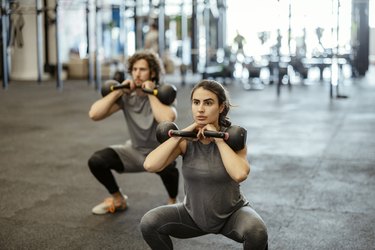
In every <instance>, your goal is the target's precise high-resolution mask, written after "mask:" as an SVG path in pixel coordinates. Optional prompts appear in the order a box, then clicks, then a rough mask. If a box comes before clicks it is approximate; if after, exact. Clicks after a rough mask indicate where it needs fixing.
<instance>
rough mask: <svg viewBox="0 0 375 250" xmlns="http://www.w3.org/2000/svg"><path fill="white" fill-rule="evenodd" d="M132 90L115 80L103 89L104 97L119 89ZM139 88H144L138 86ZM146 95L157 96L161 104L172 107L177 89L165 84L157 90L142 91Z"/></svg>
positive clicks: (109, 81)
mask: <svg viewBox="0 0 375 250" xmlns="http://www.w3.org/2000/svg"><path fill="white" fill-rule="evenodd" d="M124 88H130V86H129V84H120V83H119V82H117V81H115V80H108V81H107V82H105V84H104V85H103V87H102V91H101V93H102V96H103V97H104V96H106V95H108V94H109V93H110V92H112V91H114V90H117V89H124ZM137 88H142V87H141V86H137ZM142 91H143V92H144V93H147V94H151V95H154V96H156V97H157V98H158V99H159V100H160V102H161V103H163V104H165V105H170V104H172V103H173V102H174V100H175V99H176V95H177V88H176V87H175V86H174V85H169V84H163V85H161V86H158V87H157V88H155V89H142Z"/></svg>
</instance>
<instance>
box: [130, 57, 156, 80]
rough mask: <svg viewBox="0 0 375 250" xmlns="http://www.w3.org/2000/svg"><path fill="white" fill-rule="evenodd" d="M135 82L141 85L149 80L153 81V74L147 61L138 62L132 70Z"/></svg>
mask: <svg viewBox="0 0 375 250" xmlns="http://www.w3.org/2000/svg"><path fill="white" fill-rule="evenodd" d="M132 77H133V81H134V82H135V84H136V85H141V84H142V83H143V82H145V81H147V80H151V78H152V77H153V73H151V71H150V68H149V66H148V63H147V61H146V60H145V59H140V60H138V61H136V62H135V63H134V65H133V69H132Z"/></svg>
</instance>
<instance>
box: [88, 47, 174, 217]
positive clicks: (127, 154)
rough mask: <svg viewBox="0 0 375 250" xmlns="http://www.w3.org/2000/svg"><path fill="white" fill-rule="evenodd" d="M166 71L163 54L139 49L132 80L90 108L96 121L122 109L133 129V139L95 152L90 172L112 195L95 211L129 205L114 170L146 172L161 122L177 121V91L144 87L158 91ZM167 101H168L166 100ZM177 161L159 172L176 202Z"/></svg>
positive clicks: (130, 66) (131, 63) (131, 61)
mask: <svg viewBox="0 0 375 250" xmlns="http://www.w3.org/2000/svg"><path fill="white" fill-rule="evenodd" d="M162 72H163V68H162V63H161V61H160V59H159V57H158V56H157V55H156V54H154V53H153V52H149V51H139V52H137V53H135V54H134V55H132V56H131V57H129V59H128V73H129V74H131V77H132V79H127V80H125V81H124V82H123V83H122V84H123V85H124V86H126V88H118V89H113V91H109V90H108V91H105V94H103V98H101V99H99V100H98V101H96V102H95V103H94V104H93V105H92V106H91V109H90V111H89V116H90V118H91V119H92V120H94V121H99V120H103V119H105V118H107V117H109V116H110V115H112V114H113V113H115V112H117V111H120V110H121V111H122V112H123V113H124V116H125V121H126V123H127V127H128V130H129V135H130V139H129V140H127V141H126V142H125V143H123V144H117V145H111V146H109V147H107V148H104V149H102V150H99V151H97V152H95V153H94V154H93V155H92V156H91V157H90V159H89V161H88V165H89V167H90V171H91V172H92V174H93V175H94V176H95V177H96V179H97V180H98V181H99V182H100V183H101V184H102V185H103V186H104V187H105V188H106V189H107V191H108V192H109V193H110V194H111V197H109V198H108V199H106V200H105V201H104V202H102V203H100V204H98V205H97V206H95V207H94V208H93V209H92V212H93V213H94V214H105V213H108V212H115V211H118V210H124V209H126V208H127V196H126V195H125V194H123V193H122V191H121V190H120V188H119V186H118V184H117V182H116V180H115V178H114V175H113V173H112V171H116V172H118V173H124V172H125V173H129V172H143V171H145V169H144V168H143V162H144V160H145V158H146V155H147V154H148V153H149V152H150V151H151V150H153V149H154V148H156V147H157V146H158V145H159V143H158V141H157V140H156V136H155V130H156V126H157V125H158V123H159V122H162V121H174V120H175V118H176V115H177V113H176V109H175V107H174V105H173V104H172V102H173V100H171V98H169V97H168V96H166V95H168V93H171V94H173V96H172V98H173V99H174V97H175V96H176V95H175V93H174V92H173V91H169V92H165V91H164V93H163V98H160V96H158V95H154V94H148V93H146V92H145V91H144V90H145V89H151V90H154V89H156V87H160V88H161V86H163V85H162V84H161V83H160V84H159V79H160V75H161V73H162ZM160 99H162V100H164V102H165V103H163V102H162V100H160ZM175 165H176V164H175V162H172V161H171V162H170V165H169V166H168V167H166V168H165V169H163V170H162V169H160V170H161V171H155V172H157V173H158V174H159V175H160V177H161V179H162V181H163V183H164V185H165V187H166V189H167V191H168V195H169V200H168V202H167V203H169V204H172V203H175V202H176V197H177V192H178V178H179V173H178V169H177V168H176V167H175Z"/></svg>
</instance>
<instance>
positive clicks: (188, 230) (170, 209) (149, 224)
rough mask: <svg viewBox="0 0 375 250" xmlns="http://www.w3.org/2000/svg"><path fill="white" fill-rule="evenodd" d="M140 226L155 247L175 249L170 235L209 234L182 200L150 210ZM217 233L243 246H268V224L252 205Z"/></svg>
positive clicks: (241, 209) (244, 247) (190, 235)
mask: <svg viewBox="0 0 375 250" xmlns="http://www.w3.org/2000/svg"><path fill="white" fill-rule="evenodd" d="M140 226H141V231H142V235H143V238H144V240H145V241H146V242H147V244H148V245H149V246H150V247H151V249H154V250H155V249H158V250H161V249H168V250H170V249H173V244H172V240H171V238H170V236H172V237H175V238H180V239H187V238H193V237H198V236H202V235H205V234H209V233H208V232H204V231H202V230H201V229H200V228H199V227H198V226H197V225H196V224H195V222H194V221H193V219H192V218H191V217H190V215H189V213H188V212H187V210H186V209H185V207H184V205H183V204H181V203H179V204H175V205H167V206H161V207H157V208H154V209H152V210H150V211H149V212H147V213H146V214H145V215H144V216H143V217H142V220H141V224H140ZM218 233H219V234H222V235H224V236H226V237H228V238H230V239H232V240H235V241H237V242H240V243H243V249H259V250H264V249H268V244H267V241H268V235H267V228H266V225H265V224H264V222H263V220H262V218H261V217H260V216H259V215H258V213H257V212H256V211H255V210H254V209H253V208H252V207H250V206H245V207H242V208H240V209H238V210H237V211H236V212H234V213H233V214H232V215H231V216H230V217H229V218H228V220H227V222H226V223H225V225H224V226H223V228H222V229H221V230H220V232H218Z"/></svg>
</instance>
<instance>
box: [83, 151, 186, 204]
mask: <svg viewBox="0 0 375 250" xmlns="http://www.w3.org/2000/svg"><path fill="white" fill-rule="evenodd" d="M88 165H89V168H90V171H91V173H92V174H93V175H94V176H95V178H96V179H97V180H98V181H99V182H100V183H101V184H103V185H104V187H105V188H106V189H107V190H108V192H109V193H110V194H113V193H116V192H118V191H119V190H120V188H119V186H118V184H117V182H116V180H115V177H114V176H113V173H112V171H111V170H115V171H116V172H118V173H121V172H124V165H123V164H122V161H121V160H120V157H119V156H118V155H117V153H116V152H115V151H114V150H113V149H112V148H105V149H102V150H99V151H97V152H95V153H94V154H93V155H92V156H91V158H90V159H89V161H88ZM157 174H158V175H159V176H160V177H161V179H162V181H163V183H164V186H165V188H166V189H167V192H168V195H169V197H170V198H176V197H177V193H178V179H179V172H178V169H177V168H176V162H175V161H174V162H172V163H171V164H170V165H169V166H167V167H166V168H165V169H164V170H163V171H161V172H158V173H157Z"/></svg>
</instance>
